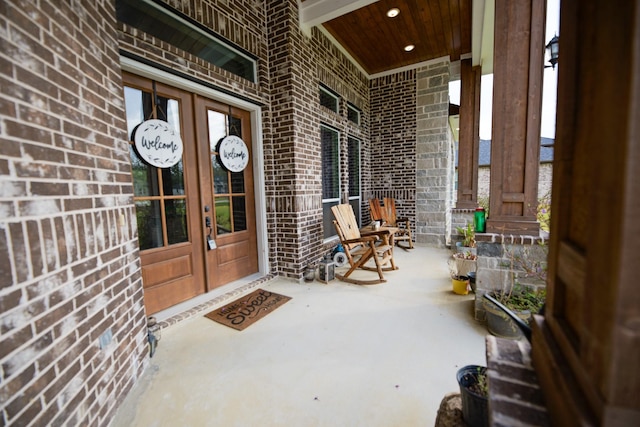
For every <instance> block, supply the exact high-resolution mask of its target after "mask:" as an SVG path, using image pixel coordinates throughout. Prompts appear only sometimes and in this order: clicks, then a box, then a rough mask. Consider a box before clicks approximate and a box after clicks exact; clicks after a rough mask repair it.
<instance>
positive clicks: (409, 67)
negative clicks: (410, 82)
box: [369, 55, 451, 80]
mask: <svg viewBox="0 0 640 427" xmlns="http://www.w3.org/2000/svg"><path fill="white" fill-rule="evenodd" d="M450 58H451V57H450V56H449V55H446V56H441V57H440V58H434V59H430V60H428V61H423V62H418V63H416V64H411V65H407V66H405V67H400V68H394V69H393V70H388V71H382V72H381V73H376V74H371V75H370V76H369V79H371V80H373V79H377V78H378V77H385V76H390V75H393V74H397V73H401V72H403V71H409V70H413V69H415V68H422V67H426V66H429V65H432V64H437V63H439V62H443V61H449V62H451V59H450Z"/></svg>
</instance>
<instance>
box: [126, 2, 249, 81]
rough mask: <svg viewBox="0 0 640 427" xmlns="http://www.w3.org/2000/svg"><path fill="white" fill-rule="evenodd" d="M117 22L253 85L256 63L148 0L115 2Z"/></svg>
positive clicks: (176, 13) (195, 25) (186, 18)
mask: <svg viewBox="0 0 640 427" xmlns="http://www.w3.org/2000/svg"><path fill="white" fill-rule="evenodd" d="M116 14H117V16H118V20H119V21H120V22H123V23H125V24H127V25H130V26H132V27H133V28H137V29H139V30H142V31H144V32H145V33H147V34H150V35H152V36H154V37H157V38H158V39H160V40H162V41H165V42H167V43H170V44H172V45H173V46H175V47H177V48H180V49H182V50H184V51H186V52H189V53H191V54H193V55H195V56H197V57H198V58H201V59H204V60H205V61H208V62H210V63H212V64H213V65H215V66H217V67H220V68H222V69H223V70H227V71H229V72H231V73H233V74H236V75H238V76H240V77H243V78H245V79H247V80H250V81H252V82H254V83H255V81H256V60H255V58H252V57H251V56H250V55H249V54H248V53H245V52H241V50H240V49H239V48H235V47H233V46H231V44H230V43H228V42H226V41H224V40H221V39H220V37H219V36H218V35H216V34H215V33H212V32H210V31H208V30H207V29H205V28H203V27H201V26H200V25H199V24H198V23H195V22H192V21H191V20H190V19H189V18H188V17H186V16H184V17H183V16H181V14H180V12H178V11H176V12H172V11H171V10H169V9H168V8H166V7H163V6H160V5H159V4H156V3H155V2H154V1H152V0H117V1H116Z"/></svg>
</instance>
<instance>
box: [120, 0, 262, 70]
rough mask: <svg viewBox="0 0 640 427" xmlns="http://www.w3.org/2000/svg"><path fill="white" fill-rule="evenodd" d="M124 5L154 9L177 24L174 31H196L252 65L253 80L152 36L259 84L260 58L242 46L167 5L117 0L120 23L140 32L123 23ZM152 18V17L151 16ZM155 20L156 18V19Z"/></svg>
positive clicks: (153, 0)
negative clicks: (122, 9) (120, 10)
mask: <svg viewBox="0 0 640 427" xmlns="http://www.w3.org/2000/svg"><path fill="white" fill-rule="evenodd" d="M122 5H124V6H126V7H134V8H135V7H136V5H139V6H143V5H144V6H146V7H149V8H152V9H154V10H156V11H158V12H159V13H161V14H162V15H163V16H164V17H165V18H166V19H168V20H170V21H172V23H175V26H173V27H172V29H173V30H178V31H179V30H180V29H181V28H185V27H186V29H188V30H191V31H195V32H196V33H197V34H199V35H200V36H202V37H204V38H205V39H206V40H207V41H208V42H209V43H211V44H213V45H216V46H218V47H220V48H222V49H224V50H226V51H228V52H229V53H231V54H233V55H237V57H239V58H241V59H242V60H244V61H246V62H247V63H248V64H247V66H248V65H249V64H250V67H251V70H250V73H247V75H248V74H251V78H247V75H242V74H237V73H236V71H235V70H234V69H230V68H228V67H225V66H224V64H220V63H215V62H212V61H211V59H210V58H208V57H205V56H204V55H202V54H199V52H196V51H192V50H189V49H186V48H185V46H177V45H175V44H172V43H171V41H170V40H167V39H166V38H163V37H162V36H157V35H153V34H150V35H152V36H154V37H157V38H158V39H160V40H162V41H164V42H165V43H168V44H171V45H172V46H174V47H176V48H178V49H180V50H183V51H185V52H187V53H189V54H191V55H194V56H197V57H198V58H200V59H202V60H204V61H207V62H208V63H210V64H212V65H214V66H216V67H219V68H221V69H223V70H225V71H228V72H230V73H232V74H233V75H236V76H238V77H241V78H243V79H246V80H249V81H251V82H252V83H257V81H258V57H257V56H255V55H252V54H251V53H249V52H247V51H245V50H244V49H242V48H241V47H240V46H237V45H235V44H234V43H233V42H231V41H229V40H227V39H225V38H223V37H221V36H220V35H218V34H216V33H214V32H212V31H211V30H210V29H208V28H207V27H205V26H203V25H202V24H201V23H199V22H197V21H194V20H193V19H191V18H190V17H189V16H187V15H185V14H183V13H182V12H180V11H179V10H177V9H174V8H172V7H170V6H169V5H166V4H162V3H158V2H156V1H155V0H116V16H117V19H118V22H123V23H125V24H126V25H129V26H131V27H132V28H136V29H138V30H140V31H145V30H144V29H140V28H138V27H136V26H135V25H134V24H130V23H127V22H126V21H122V20H121V19H120V18H121V15H119V11H118V9H119V7H121V6H122ZM149 16H151V15H149ZM154 19H155V18H154Z"/></svg>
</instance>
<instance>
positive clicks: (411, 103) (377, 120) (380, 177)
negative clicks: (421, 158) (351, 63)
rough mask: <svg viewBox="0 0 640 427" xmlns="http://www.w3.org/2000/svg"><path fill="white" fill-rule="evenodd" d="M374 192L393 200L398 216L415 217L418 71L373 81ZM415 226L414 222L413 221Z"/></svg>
mask: <svg viewBox="0 0 640 427" xmlns="http://www.w3.org/2000/svg"><path fill="white" fill-rule="evenodd" d="M370 88H371V135H372V141H371V142H372V151H371V191H370V192H369V193H365V194H366V197H365V200H364V201H365V202H367V205H366V206H367V208H365V209H364V210H363V211H364V212H366V213H367V219H369V216H368V214H369V209H368V199H370V198H378V199H382V198H384V197H393V198H395V199H396V210H397V214H398V216H406V217H409V218H415V215H416V128H417V118H416V113H417V109H416V95H417V90H416V70H409V71H404V72H401V73H397V74H392V75H389V76H384V77H378V78H376V79H373V80H371V84H370ZM411 224H412V226H413V227H415V221H411Z"/></svg>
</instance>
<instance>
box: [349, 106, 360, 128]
mask: <svg viewBox="0 0 640 427" xmlns="http://www.w3.org/2000/svg"><path fill="white" fill-rule="evenodd" d="M352 111H353V112H354V113H355V114H356V117H357V120H351V114H350V112H352ZM361 117H362V111H360V109H359V108H358V107H356V106H355V105H353V104H352V103H350V102H348V103H347V120H349V121H350V122H351V123H354V124H356V125H358V126H360V122H361Z"/></svg>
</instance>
